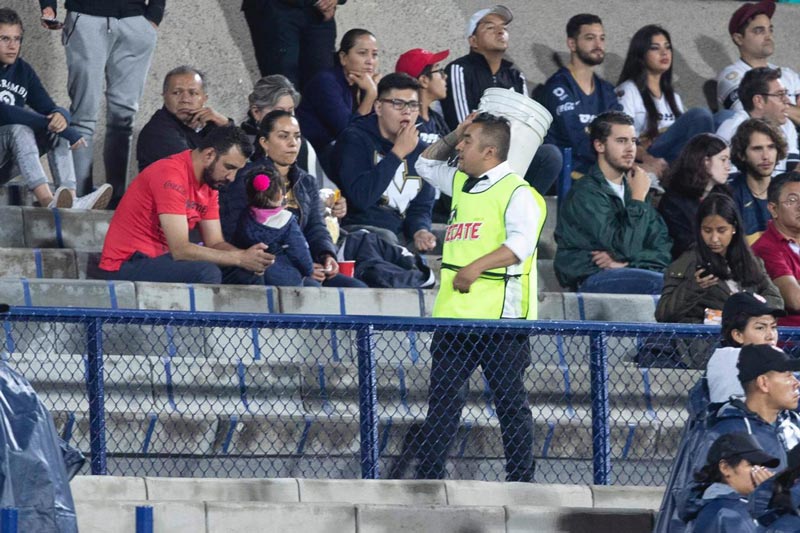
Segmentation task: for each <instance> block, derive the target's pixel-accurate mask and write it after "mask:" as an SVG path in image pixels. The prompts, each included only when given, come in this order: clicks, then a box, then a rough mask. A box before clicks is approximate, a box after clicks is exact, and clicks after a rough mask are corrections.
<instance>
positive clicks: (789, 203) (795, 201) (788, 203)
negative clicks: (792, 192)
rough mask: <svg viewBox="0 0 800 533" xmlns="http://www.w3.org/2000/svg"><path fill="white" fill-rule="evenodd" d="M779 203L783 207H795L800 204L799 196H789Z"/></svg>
mask: <svg viewBox="0 0 800 533" xmlns="http://www.w3.org/2000/svg"><path fill="white" fill-rule="evenodd" d="M781 205H782V206H784V207H797V206H798V205H800V198H798V197H797V196H790V197H789V198H787V199H786V200H783V201H782V202H781Z"/></svg>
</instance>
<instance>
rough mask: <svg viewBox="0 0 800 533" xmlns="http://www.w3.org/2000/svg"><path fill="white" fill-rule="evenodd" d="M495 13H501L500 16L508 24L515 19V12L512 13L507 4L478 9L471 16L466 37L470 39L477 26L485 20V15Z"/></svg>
mask: <svg viewBox="0 0 800 533" xmlns="http://www.w3.org/2000/svg"><path fill="white" fill-rule="evenodd" d="M493 14H494V15H499V16H500V18H502V19H503V21H505V23H506V24H508V23H509V22H511V21H512V20H513V19H514V14H513V13H511V10H510V9H508V8H507V7H506V6H500V5H497V6H494V7H491V8H486V9H481V10H480V11H476V12H475V13H474V14H473V15H472V16H471V17H470V18H469V22H468V23H467V33H466V38H467V39H469V37H470V36H471V35H472V34H473V33H475V28H477V27H478V24H479V23H480V21H481V20H483V17H485V16H486V15H493Z"/></svg>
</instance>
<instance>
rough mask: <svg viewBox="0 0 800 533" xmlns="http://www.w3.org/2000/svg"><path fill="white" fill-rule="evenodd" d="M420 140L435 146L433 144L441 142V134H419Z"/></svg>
mask: <svg viewBox="0 0 800 533" xmlns="http://www.w3.org/2000/svg"><path fill="white" fill-rule="evenodd" d="M419 140H421V141H422V142H424V143H427V144H433V143H435V142H436V141H438V140H439V134H438V133H424V132H420V133H419Z"/></svg>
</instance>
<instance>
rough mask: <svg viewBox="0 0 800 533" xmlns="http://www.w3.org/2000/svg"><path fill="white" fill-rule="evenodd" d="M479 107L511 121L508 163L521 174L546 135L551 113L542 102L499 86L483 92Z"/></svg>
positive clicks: (479, 109)
mask: <svg viewBox="0 0 800 533" xmlns="http://www.w3.org/2000/svg"><path fill="white" fill-rule="evenodd" d="M478 111H485V112H487V113H491V114H492V115H497V116H501V117H504V118H507V119H508V120H509V122H511V146H510V147H509V150H508V163H509V165H510V166H511V168H512V169H513V170H514V171H515V172H517V173H518V174H520V175H522V176H524V175H525V172H526V171H527V170H528V167H529V166H530V164H531V161H532V160H533V156H534V155H535V154H536V150H538V149H539V146H541V145H542V142H543V141H544V137H545V135H547V130H548V129H549V128H550V123H551V122H553V116H552V115H551V114H550V112H549V111H548V110H547V109H546V108H545V107H544V106H543V105H541V104H540V103H539V102H537V101H535V100H533V99H531V98H528V97H527V96H525V95H524V94H520V93H518V92H515V91H514V90H513V89H501V88H498V87H492V88H490V89H486V90H485V91H484V92H483V96H481V101H480V103H479V104H478Z"/></svg>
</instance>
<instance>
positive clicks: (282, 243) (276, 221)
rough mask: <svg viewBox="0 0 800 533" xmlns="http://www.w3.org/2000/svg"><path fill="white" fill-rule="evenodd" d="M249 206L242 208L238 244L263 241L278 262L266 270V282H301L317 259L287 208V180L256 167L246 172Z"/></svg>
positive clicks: (288, 283)
mask: <svg viewBox="0 0 800 533" xmlns="http://www.w3.org/2000/svg"><path fill="white" fill-rule="evenodd" d="M246 184H247V185H246V188H247V203H248V206H249V207H248V209H247V210H246V211H244V212H242V217H241V218H240V219H239V225H238V227H237V228H236V233H235V235H234V242H233V244H234V245H235V246H238V247H239V248H242V249H247V248H249V247H250V246H252V245H254V244H256V243H259V242H262V243H264V244H266V245H267V246H268V247H269V248H268V249H267V252H269V253H271V254H273V255H274V256H275V263H274V264H273V265H272V266H270V267H269V268H268V269H267V270H266V271H265V272H264V284H265V285H275V286H301V285H303V278H305V277H307V276H310V275H311V273H312V271H313V269H314V262H313V261H312V259H311V253H310V252H309V250H308V243H307V242H306V238H305V237H304V236H303V232H302V231H301V230H300V225H299V224H298V222H297V218H295V216H294V215H293V214H292V213H291V212H290V211H288V210H286V209H284V204H285V200H284V195H285V194H286V182H285V181H284V179H283V178H282V177H281V176H280V174H278V173H277V172H271V173H270V174H269V175H268V174H267V170H266V169H265V168H264V167H254V168H253V169H252V170H251V171H249V172H248V175H247V176H246Z"/></svg>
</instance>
